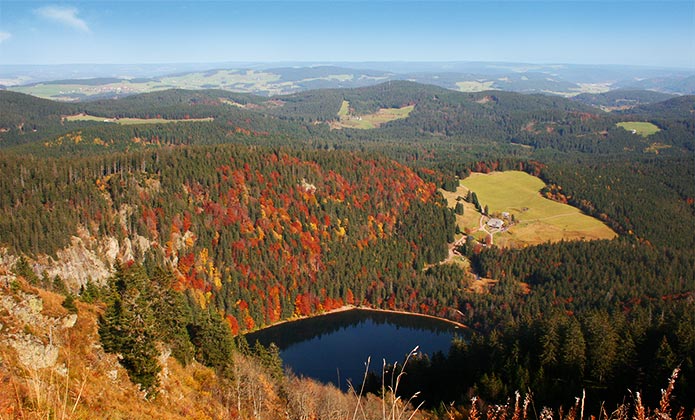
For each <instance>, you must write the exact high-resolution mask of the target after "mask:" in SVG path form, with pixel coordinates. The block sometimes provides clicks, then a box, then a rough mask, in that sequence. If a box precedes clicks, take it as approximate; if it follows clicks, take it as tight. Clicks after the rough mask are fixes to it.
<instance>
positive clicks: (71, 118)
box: [65, 114, 213, 125]
mask: <svg viewBox="0 0 695 420" xmlns="http://www.w3.org/2000/svg"><path fill="white" fill-rule="evenodd" d="M65 120H67V121H99V122H104V123H115V124H121V125H133V124H163V123H175V122H201V121H212V120H213V118H212V117H209V118H188V119H182V120H165V119H163V118H105V117H95V116H93V115H87V114H78V115H69V116H67V117H65Z"/></svg>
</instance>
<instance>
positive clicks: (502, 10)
mask: <svg viewBox="0 0 695 420" xmlns="http://www.w3.org/2000/svg"><path fill="white" fill-rule="evenodd" d="M231 61H236V62H243V61H262V62H280V61H323V62H326V61H507V62H529V63H579V64H629V65H648V66H660V67H662V66H663V67H685V68H691V69H695V0H688V1H677V0H661V1H651V2H647V1H628V0H620V1H600V0H584V1H568V0H544V1H524V0H513V1H490V0H488V1H472V0H471V1H469V0H451V1H443V2H437V1H428V2H422V1H399V0H371V1H368V0H361V1H357V0H354V1H337V0H331V1H320V2H318V1H293V0H285V1H264V0H256V1H239V0H218V1H201V0H197V1H164V0H151V1H106V0H92V1H81V2H80V1H59V2H43V1H32V0H22V1H12V0H0V64H63V63H109V64H126V63H127V64H132V63H182V62H231Z"/></svg>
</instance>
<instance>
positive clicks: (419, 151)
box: [0, 82, 695, 413]
mask: <svg viewBox="0 0 695 420" xmlns="http://www.w3.org/2000/svg"><path fill="white" fill-rule="evenodd" d="M343 101H348V102H349V103H350V107H351V108H352V110H353V112H354V113H356V114H360V115H364V114H369V113H373V112H376V111H377V110H379V109H380V108H398V107H404V106H408V105H414V109H413V111H412V112H411V114H410V115H409V116H408V117H407V118H404V119H400V120H395V121H391V122H387V123H384V124H383V125H381V126H379V127H378V128H375V129H371V130H358V129H350V128H341V129H332V128H331V126H330V124H329V123H330V122H333V121H336V120H337V119H338V117H337V113H338V110H339V109H340V107H341V103H342V102H343ZM230 102H233V103H234V104H235V105H230V104H229V103H230ZM0 109H2V113H1V114H0V129H1V132H0V246H2V247H3V248H4V251H3V252H4V253H5V254H7V255H12V256H16V257H17V262H16V263H15V264H14V271H15V272H16V273H17V274H19V275H22V276H23V277H25V278H26V279H27V280H29V281H30V282H32V283H33V284H36V285H41V286H42V287H45V288H49V289H52V290H57V291H60V292H61V293H63V294H66V295H68V296H70V298H71V299H72V298H76V299H77V298H79V299H82V300H84V301H98V302H103V303H104V305H105V310H104V312H103V314H102V315H101V318H100V323H99V333H100V336H101V340H102V344H103V347H104V349H105V350H106V351H109V352H114V353H119V354H121V355H122V361H121V363H122V364H123V366H124V367H125V368H126V369H127V370H128V372H129V375H130V378H131V380H132V381H134V382H137V383H139V384H140V385H141V386H142V387H143V388H144V389H148V390H151V391H152V394H151V395H155V394H156V391H155V390H156V389H157V379H156V378H157V375H158V373H159V369H160V367H159V366H158V364H157V361H156V356H157V350H156V345H155V344H156V343H157V342H165V343H167V344H168V345H169V346H170V347H171V349H172V355H173V356H174V357H176V358H177V359H178V360H180V361H181V362H182V363H189V362H190V361H191V360H194V359H195V360H197V361H199V362H201V363H202V364H204V365H206V366H211V367H214V368H215V369H217V370H218V372H219V374H220V375H222V376H224V375H226V376H228V377H232V376H233V375H234V374H233V371H234V369H233V367H232V366H231V365H230V357H229V354H228V353H226V350H227V349H231V348H232V347H234V346H237V347H242V348H247V350H248V344H246V343H244V342H243V335H242V334H243V333H244V332H248V331H253V330H255V329H258V328H261V327H264V326H268V325H271V324H274V323H277V322H278V321H282V320H287V319H290V318H294V317H299V316H311V315H314V314H318V313H322V312H325V311H330V310H333V309H337V308H340V307H342V306H345V305H355V306H369V307H374V308H383V309H398V310H404V311H408V312H415V313H423V314H428V315H435V316H439V317H442V318H447V319H451V320H454V321H457V322H461V323H463V324H466V325H467V326H469V327H470V337H468V338H466V339H463V340H459V341H455V342H453V343H452V346H451V349H450V351H449V353H448V354H437V355H435V356H433V357H431V358H429V357H419V358H415V359H414V360H413V361H412V362H411V364H410V366H409V371H408V375H407V376H406V379H405V380H404V381H403V383H402V387H401V388H400V391H401V392H402V393H403V395H404V396H405V397H406V398H408V397H409V396H410V395H412V394H413V393H415V392H417V391H419V392H420V393H421V394H419V397H418V398H420V399H421V400H423V401H425V402H426V406H427V407H428V408H430V409H432V410H434V411H433V412H434V413H436V412H437V411H436V410H438V409H440V408H441V407H442V404H444V405H448V404H450V403H452V402H453V403H455V404H457V405H465V404H467V403H468V402H469V401H470V397H471V396H472V395H478V396H480V398H481V399H483V400H484V401H487V402H490V403H499V402H502V403H503V402H504V401H505V400H506V398H508V397H509V396H510V395H512V394H513V393H514V391H516V390H523V391H526V390H531V391H532V392H533V394H534V397H535V398H536V401H537V402H538V403H539V404H540V403H542V404H545V405H550V406H559V405H565V406H568V405H571V404H572V403H573V402H574V398H575V397H576V396H578V395H580V394H581V393H582V391H584V390H586V392H587V394H588V395H589V396H590V397H591V400H592V401H594V403H596V404H597V406H596V407H593V408H594V409H595V412H597V411H598V409H599V408H600V407H599V406H598V404H600V402H605V406H606V407H613V406H615V405H616V404H619V403H621V402H622V401H624V398H625V397H626V395H628V391H627V390H628V389H630V390H640V391H641V392H643V395H644V399H645V400H647V401H649V402H651V403H652V404H653V405H656V403H657V402H658V400H659V398H660V396H661V394H660V390H661V388H663V383H664V382H665V381H666V379H667V378H668V377H669V375H670V373H671V372H672V371H673V369H674V368H676V367H680V369H681V373H680V376H679V378H678V380H677V383H676V391H675V394H674V402H673V404H674V405H676V406H678V407H681V406H682V407H685V408H686V409H688V410H692V409H693V404H694V402H695V235H693V227H694V226H695V183H694V182H693V179H695V157H694V154H693V152H694V151H695V124H693V119H692V113H693V111H694V110H695V97H692V96H684V97H679V98H675V99H668V100H667V101H665V102H659V103H656V104H651V105H642V106H640V107H637V108H633V109H632V110H625V111H620V112H614V113H606V112H604V111H601V110H600V109H598V108H593V107H591V106H589V105H586V104H584V103H582V102H580V101H572V100H569V99H564V98H559V97H550V96H543V95H522V94H516V93H509V92H500V91H494V92H492V91H491V92H481V93H458V92H453V91H448V90H445V89H441V88H436V87H433V86H426V85H418V84H414V83H409V82H397V83H389V84H388V85H387V84H384V85H377V86H373V87H368V88H359V89H352V90H347V89H344V90H339V89H333V90H320V91H311V92H305V93H299V94H294V95H288V96H282V97H274V98H270V99H269V98H264V97H257V96H253V95H246V94H244V95H242V94H231V93H229V92H223V91H195V92H192V91H179V90H175V91H165V92H158V93H152V94H145V95H138V96H133V97H128V98H123V99H115V100H103V101H95V102H84V103H70V104H64V103H55V102H51V101H46V100H41V99H38V98H33V97H29V96H26V95H21V94H17V93H12V92H6V91H0ZM78 114H87V115H91V116H95V117H99V118H103V119H104V120H105V121H106V120H109V122H100V121H98V120H91V121H80V120H67V119H66V118H64V117H65V116H68V115H78ZM125 118H143V119H147V118H160V119H163V120H167V119H169V120H171V119H180V120H188V119H200V118H209V119H211V120H209V121H195V122H193V121H188V122H186V121H180V122H156V123H151V124H144V123H140V124H132V125H130V124H128V125H127V124H123V125H121V124H118V123H114V122H111V121H110V120H115V119H125ZM638 119H639V120H641V121H649V122H651V123H652V124H654V125H655V126H657V127H658V128H659V131H658V132H657V133H655V134H652V135H650V136H647V137H645V136H639V135H635V134H633V133H630V132H629V131H627V130H625V129H623V128H621V127H618V126H617V125H616V124H617V123H618V122H621V121H633V120H638ZM504 170H522V171H525V172H528V173H530V174H532V175H535V176H538V177H539V178H541V179H542V180H543V182H544V183H545V184H546V187H545V188H544V189H543V191H541V193H542V194H544V195H545V196H546V197H550V198H552V199H554V200H556V201H561V202H565V203H569V204H571V205H573V206H575V207H577V208H579V209H581V210H582V211H583V212H584V213H585V214H588V215H591V216H593V217H596V218H597V219H600V220H601V221H603V222H605V223H606V224H607V225H608V226H610V227H611V228H612V229H613V230H614V231H616V232H617V233H618V237H617V238H616V239H613V240H610V241H607V240H602V241H574V242H557V243H545V244H539V245H534V246H529V247H525V248H520V249H502V248H498V247H496V246H484V244H482V243H477V242H475V241H468V242H467V243H464V244H463V245H460V246H459V247H458V248H457V252H459V253H461V254H462V255H464V256H465V257H466V259H467V261H468V262H469V263H470V268H469V269H464V268H462V267H461V266H458V265H445V264H441V265H440V264H439V263H440V262H441V261H443V260H445V259H446V258H447V257H448V255H449V252H450V250H449V247H450V244H453V243H454V240H455V239H456V237H457V235H458V232H457V227H456V221H455V212H454V209H450V208H449V207H448V206H447V203H446V201H445V199H444V198H443V195H442V194H441V192H440V188H444V189H446V190H452V189H455V187H456V186H457V185H458V180H459V179H462V178H465V177H467V176H469V175H470V174H471V173H472V172H483V173H489V172H492V171H504ZM483 204H484V203H483ZM461 211H462V210H461ZM75 238H80V240H81V241H82V242H83V243H88V244H91V245H89V246H91V249H93V250H99V249H101V250H102V252H101V253H100V255H99V258H102V259H103V260H104V261H107V260H109V258H110V257H108V256H107V254H108V253H107V252H106V251H104V249H105V245H104V244H107V243H115V244H117V246H116V248H117V250H116V251H115V252H112V253H111V254H114V253H115V254H119V257H118V258H114V256H113V255H112V257H111V259H112V260H114V263H113V266H112V267H111V275H110V277H109V279H108V280H106V281H97V279H94V281H88V282H81V283H80V282H76V281H75V280H74V279H60V278H49V277H48V276H47V275H46V274H45V273H42V272H40V271H37V269H36V267H38V263H37V262H38V261H44V260H46V259H50V258H52V259H60V255H61V252H62V250H64V249H66V248H69V247H71V246H73V243H74V242H75ZM451 246H453V245H451ZM126 248H127V252H125V251H123V250H124V249H126ZM111 254H109V255H111ZM124 256H125V257H127V258H125V257H124ZM121 257H123V258H121ZM476 276H480V277H485V278H490V279H494V280H496V281H497V283H496V284H495V285H494V286H493V287H490V288H488V289H486V290H485V291H484V292H474V291H472V289H471V288H470V285H471V283H472V282H473V281H474V279H475V278H476ZM235 337H236V338H235ZM234 343H236V344H234ZM276 350H277V349H272V348H271V349H269V350H267V349H262V348H256V349H254V350H248V351H249V352H255V354H257V355H261V359H263V360H265V361H266V363H267V365H268V366H271V367H272V366H274V367H276V368H277V366H279V361H278V360H277V354H276ZM277 369H279V368H277ZM278 374H279V373H278ZM387 374H388V372H387ZM391 374H392V375H393V372H391ZM375 383H381V381H378V380H377V382H375ZM377 388H378V387H377Z"/></svg>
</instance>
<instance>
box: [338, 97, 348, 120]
mask: <svg viewBox="0 0 695 420" xmlns="http://www.w3.org/2000/svg"><path fill="white" fill-rule="evenodd" d="M348 115H350V102H348V101H346V100H345V99H343V103H342V104H340V109H339V110H338V117H340V119H341V120H342V119H343V118H347V117H348Z"/></svg>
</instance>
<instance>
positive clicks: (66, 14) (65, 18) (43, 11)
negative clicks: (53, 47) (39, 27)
mask: <svg viewBox="0 0 695 420" xmlns="http://www.w3.org/2000/svg"><path fill="white" fill-rule="evenodd" d="M35 12H36V14H37V15H39V16H41V17H42V18H45V19H48V20H52V21H54V22H58V23H60V24H63V25H66V26H69V27H71V28H73V29H77V30H79V31H82V32H90V30H89V26H88V25H87V22H85V21H84V20H82V19H80V18H78V17H77V13H78V10H77V9H76V8H74V7H64V6H44V7H41V8H38V9H36V10H35Z"/></svg>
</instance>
